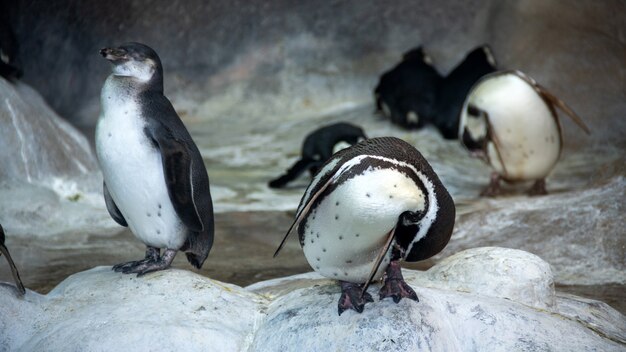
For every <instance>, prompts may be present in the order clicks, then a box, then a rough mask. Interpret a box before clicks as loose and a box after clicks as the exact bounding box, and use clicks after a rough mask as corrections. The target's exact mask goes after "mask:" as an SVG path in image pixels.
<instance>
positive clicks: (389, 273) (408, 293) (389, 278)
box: [378, 261, 419, 303]
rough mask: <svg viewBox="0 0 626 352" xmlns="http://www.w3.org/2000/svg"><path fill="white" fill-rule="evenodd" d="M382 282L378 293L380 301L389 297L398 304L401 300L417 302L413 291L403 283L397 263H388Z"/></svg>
mask: <svg viewBox="0 0 626 352" xmlns="http://www.w3.org/2000/svg"><path fill="white" fill-rule="evenodd" d="M383 281H384V283H383V286H382V287H381V288H380V291H379V292H378V295H379V299H380V300H383V299H385V298H387V297H391V298H392V299H393V301H394V302H395V303H399V302H400V300H401V299H402V298H408V299H412V300H414V301H416V302H419V299H418V298H417V294H416V293H415V291H414V290H413V289H412V288H411V286H409V284H407V283H406V281H404V277H403V276H402V271H401V268H400V263H399V262H397V261H392V262H391V263H389V266H388V267H387V270H386V271H385V277H384V279H383Z"/></svg>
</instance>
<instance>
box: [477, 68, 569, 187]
mask: <svg viewBox="0 0 626 352" xmlns="http://www.w3.org/2000/svg"><path fill="white" fill-rule="evenodd" d="M470 103H472V104H474V105H475V106H476V107H478V108H480V109H482V110H484V111H486V112H487V114H488V115H489V121H490V123H491V127H492V128H493V130H492V133H493V134H494V135H495V137H496V138H497V140H496V141H495V143H490V145H488V150H487V153H488V156H489V160H490V163H491V166H492V167H493V168H494V169H495V171H497V172H498V173H500V174H501V175H502V176H503V177H505V178H506V179H508V180H512V181H516V180H536V179H541V178H545V177H546V176H548V174H549V173H550V171H551V170H552V168H553V167H554V165H555V164H556V162H557V160H558V159H559V155H560V152H561V133H560V130H559V126H558V122H557V121H556V118H555V117H554V116H553V115H552V112H551V111H550V109H549V107H548V105H547V104H546V103H545V101H544V100H543V99H542V98H541V96H539V94H538V93H537V92H536V91H535V90H534V88H533V87H532V86H531V85H530V84H529V83H528V82H526V81H524V80H523V79H522V78H520V77H518V76H516V75H503V76H498V77H494V78H492V79H489V80H487V81H484V82H483V83H481V84H480V85H479V86H478V87H476V89H475V90H474V91H473V92H472V94H471V97H470Z"/></svg>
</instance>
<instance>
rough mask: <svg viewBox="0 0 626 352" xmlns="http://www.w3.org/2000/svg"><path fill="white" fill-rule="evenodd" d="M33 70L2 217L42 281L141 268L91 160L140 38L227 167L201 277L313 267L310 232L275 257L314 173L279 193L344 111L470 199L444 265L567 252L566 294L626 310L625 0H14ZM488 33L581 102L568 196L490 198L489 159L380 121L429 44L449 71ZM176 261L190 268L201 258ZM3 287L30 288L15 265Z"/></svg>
mask: <svg viewBox="0 0 626 352" xmlns="http://www.w3.org/2000/svg"><path fill="white" fill-rule="evenodd" d="M0 6H2V8H0V12H1V13H2V15H0V16H1V17H0V19H1V20H2V23H3V25H6V24H8V25H9V26H10V28H12V30H13V31H14V33H15V39H16V43H17V54H16V59H17V63H18V64H19V66H20V67H21V68H22V70H23V76H22V77H21V78H20V80H19V81H18V82H14V83H8V81H3V82H1V83H2V84H1V85H0V92H2V94H1V95H0V98H2V99H3V100H4V101H3V102H0V106H2V107H1V109H0V149H1V150H0V162H1V163H2V167H1V169H0V223H2V225H3V226H4V227H5V230H6V232H7V246H8V247H9V249H10V250H11V252H12V253H13V255H14V257H15V259H16V261H17V264H18V267H19V268H20V269H21V272H22V276H23V279H24V281H25V284H26V286H27V287H28V288H30V289H33V290H36V291H38V292H42V293H45V292H47V291H49V290H50V289H51V288H52V287H54V286H55V285H56V284H57V283H58V282H60V281H61V280H63V279H64V278H65V277H67V276H68V275H70V274H72V273H75V272H78V271H81V270H85V269H87V268H91V267H94V266H98V265H112V264H117V263H119V262H122V261H127V260H131V259H133V258H135V259H136V257H138V256H140V255H141V254H142V253H143V250H144V248H143V245H142V244H141V243H140V242H139V241H138V240H136V239H135V238H134V237H133V236H132V234H131V233H130V232H129V231H128V230H125V229H123V228H120V227H118V226H117V225H116V224H115V223H114V222H113V221H112V220H111V219H110V218H109V216H108V214H107V212H106V209H105V207H104V202H103V200H102V195H101V189H100V188H101V184H102V183H101V182H102V176H101V175H100V173H99V170H98V167H97V162H96V160H95V157H94V154H93V152H92V144H93V133H94V127H95V123H96V121H97V118H98V114H99V109H100V105H99V92H100V89H101V87H102V84H103V82H104V80H105V78H106V77H107V76H108V74H109V73H110V70H111V67H110V65H109V63H108V62H107V61H106V60H103V59H102V58H101V56H100V55H99V54H98V51H99V49H100V48H102V47H106V46H114V45H118V44H121V43H123V42H126V41H138V42H142V43H145V44H147V45H149V46H150V47H152V48H153V49H155V50H156V51H157V53H158V54H159V56H160V58H161V61H162V62H163V66H164V72H165V94H166V96H167V97H168V98H169V99H170V100H171V101H172V103H173V105H174V107H175V108H176V110H177V112H178V113H179V115H180V116H181V118H182V119H183V121H184V123H185V124H186V125H187V127H188V128H189V130H190V132H191V134H192V136H193V137H194V139H195V141H196V143H197V144H198V146H199V148H200V150H201V152H202V155H203V157H204V159H205V164H206V166H207V170H208V172H209V177H210V178H211V192H212V194H213V200H214V203H215V209H216V212H217V214H216V242H215V244H214V246H213V250H212V253H211V255H210V256H209V259H208V260H207V262H206V263H205V265H204V268H203V269H202V270H201V272H202V274H204V275H208V276H210V277H212V278H214V279H218V280H222V281H227V282H231V283H235V284H238V285H248V284H251V283H253V282H256V281H260V280H263V279H269V278H273V277H278V276H283V275H288V274H294V273H299V272H306V271H310V270H311V269H310V267H309V266H308V264H307V263H306V260H305V259H304V256H303V255H302V252H301V250H300V248H299V244H298V241H297V240H294V239H292V240H291V241H290V242H289V244H288V246H287V247H286V249H285V251H284V252H283V253H282V254H281V255H280V256H279V257H278V258H277V259H272V253H273V251H274V249H275V248H276V246H277V245H278V243H279V241H280V239H281V238H282V235H283V234H284V232H285V231H286V230H287V228H288V226H289V225H290V223H291V221H292V220H293V213H294V211H295V208H296V207H297V204H298V202H299V200H300V197H301V196H302V194H303V192H304V187H306V185H307V184H308V182H309V180H310V179H309V178H308V176H306V175H305V176H302V177H301V178H300V179H298V180H297V181H296V182H295V183H294V184H292V185H291V186H290V187H289V188H287V189H284V190H272V189H270V188H268V187H267V181H269V180H270V179H272V178H274V177H276V176H278V175H279V174H281V173H282V172H284V170H285V169H286V168H287V167H289V166H290V165H291V164H292V163H293V162H294V160H296V159H297V158H298V156H299V153H300V147H301V143H302V140H303V138H304V137H305V136H306V134H308V133H309V132H311V131H312V130H314V129H316V128H318V127H320V126H322V125H325V124H328V123H331V122H335V121H347V122H351V123H354V124H357V125H360V126H362V127H363V128H364V129H365V132H366V133H367V135H368V136H370V137H375V136H384V135H394V136H397V137H400V138H403V139H405V140H407V141H409V142H411V143H412V144H414V145H415V146H416V147H417V148H418V149H419V150H420V151H421V152H422V153H423V154H424V156H425V157H426V158H427V159H428V160H429V162H430V163H431V164H432V165H433V167H434V169H435V171H436V172H437V173H438V174H439V175H440V177H441V178H442V180H443V181H444V184H445V185H446V187H447V188H448V189H449V191H450V192H451V194H452V195H453V197H454V199H455V202H456V203H457V207H458V216H457V222H456V227H455V232H454V234H453V237H452V239H451V241H450V244H449V245H448V247H447V248H446V249H445V250H444V251H443V252H442V253H441V254H440V255H439V256H437V257H435V258H434V259H431V260H428V261H425V262H423V263H418V264H409V265H408V266H409V267H412V268H421V269H425V268H428V267H429V266H431V265H432V264H433V263H434V262H436V261H437V260H438V259H439V258H442V257H445V256H448V255H450V254H452V253H454V252H457V251H459V250H462V249H464V248H471V247H478V246H502V247H510V248H519V249H523V250H527V251H530V252H532V253H535V254H537V255H539V256H540V257H542V258H543V259H544V260H546V261H548V262H549V263H550V264H551V265H552V267H553V271H554V272H555V275H556V284H557V288H558V289H559V290H562V291H565V292H572V293H576V294H580V295H583V296H587V297H592V298H596V299H601V300H604V301H606V302H608V303H610V304H611V305H613V306H614V307H616V308H618V309H619V310H621V311H622V312H624V311H626V307H625V305H624V303H623V302H624V301H626V300H625V299H624V298H625V297H626V294H624V292H626V290H625V288H626V273H625V269H626V258H625V252H626V251H625V249H626V220H624V216H623V214H624V213H625V210H626V206H625V200H624V199H626V198H625V196H626V181H625V179H624V175H625V174H626V168H625V166H624V165H625V161H626V157H625V152H624V151H625V148H626V138H625V137H624V134H625V133H626V22H625V18H626V17H625V16H623V15H622V16H620V15H619V14H626V4H625V3H624V2H623V1H619V0H615V1H601V2H600V1H577V2H571V1H559V0H549V1H497V0H493V1H490V0H468V1H460V0H458V1H457V0H442V1H438V2H431V1H356V0H355V1H348V0H347V1H324V2H319V1H315V2H314V1H286V0H277V1H257V0H254V1H200V0H188V1H182V0H171V1H149V0H134V1H106V2H103V1H96V0H90V1H79V0H66V1H44V0H41V1H27V0H18V1H3V2H2V5H0ZM483 44H488V45H489V46H490V47H491V49H492V51H493V54H494V56H495V58H496V60H497V62H498V66H499V67H500V68H503V69H509V68H510V69H519V70H521V71H523V72H525V73H527V74H528V75H530V76H531V77H533V78H535V79H536V80H537V81H538V82H539V83H541V84H542V85H543V86H545V87H547V88H549V89H550V90H551V91H552V92H553V93H554V94H555V95H557V96H558V97H560V98H561V99H563V100H564V101H565V102H566V103H568V104H569V105H570V106H571V107H572V108H573V109H574V110H575V111H576V112H577V113H578V114H579V115H580V116H581V117H582V118H583V119H584V120H585V122H586V123H587V124H588V125H589V127H590V128H591V130H592V134H591V135H590V136H587V135H585V134H584V133H583V132H582V131H580V130H579V129H578V128H577V127H576V126H575V125H574V124H573V123H571V121H570V120H569V119H568V118H567V117H564V118H562V119H561V121H562V125H563V130H564V133H563V134H564V141H565V149H564V152H563V154H562V158H561V161H560V163H559V164H557V167H556V169H555V170H554V172H553V173H552V175H551V177H550V178H548V182H547V187H548V191H550V192H551V195H549V196H545V197H538V198H528V197H526V196H525V195H523V194H519V193H516V192H514V191H511V192H510V193H509V194H507V195H505V196H504V197H501V198H497V199H482V198H479V197H478V193H479V192H480V190H481V189H482V188H483V187H484V186H485V185H486V184H487V183H488V180H489V172H490V171H489V168H488V167H487V166H486V165H484V164H483V163H481V162H480V161H478V160H474V159H471V158H469V156H468V155H467V152H466V151H465V150H464V149H463V148H462V147H461V146H460V144H459V143H458V141H447V140H444V139H442V138H441V136H440V135H439V133H438V132H437V131H435V130H434V129H432V128H426V129H423V130H419V131H416V130H405V129H401V128H399V127H397V126H394V125H392V124H391V123H390V122H389V121H388V120H386V119H384V118H382V117H381V116H378V115H377V114H375V112H374V111H375V106H374V99H373V89H374V87H375V86H376V84H377V82H378V79H379V77H380V75H381V74H382V73H383V72H384V71H386V70H388V69H390V68H391V67H393V66H394V65H395V64H396V63H397V62H399V60H400V59H401V57H402V53H404V52H406V51H408V50H410V49H412V48H415V47H417V46H422V47H423V48H424V51H425V52H426V53H427V54H428V55H429V56H430V57H431V58H432V61H433V65H434V66H435V67H436V69H437V70H438V71H439V72H440V73H441V74H442V75H445V74H446V73H448V72H449V71H450V70H451V69H452V68H453V67H454V66H455V65H456V64H458V63H459V62H460V61H461V60H462V59H463V57H464V56H465V55H466V54H467V53H468V52H469V51H470V50H471V49H473V48H475V47H477V46H480V45H483ZM175 263H176V266H178V267H181V268H185V269H187V270H191V269H190V266H189V265H188V264H187V263H186V262H185V260H184V257H183V256H179V257H178V258H177V260H176V262H175ZM0 280H3V281H11V279H10V273H9V271H8V266H6V265H4V264H0Z"/></svg>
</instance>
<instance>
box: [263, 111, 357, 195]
mask: <svg viewBox="0 0 626 352" xmlns="http://www.w3.org/2000/svg"><path fill="white" fill-rule="evenodd" d="M366 138H367V137H366V136H365V132H363V129H362V128H361V127H359V126H356V125H353V124H350V123H347V122H337V123H333V124H331V125H328V126H323V127H320V128H318V129H316V130H315V131H313V132H311V133H310V134H308V135H307V136H306V138H305V139H304V142H303V144H302V157H301V158H300V159H299V160H298V161H297V162H296V163H295V164H294V165H293V166H292V167H291V168H289V170H287V172H286V173H285V174H284V175H281V176H280V177H278V178H276V179H274V180H272V181H270V182H269V186H270V187H272V188H280V187H284V186H286V185H287V183H289V182H291V181H293V180H295V179H296V177H298V176H300V175H301V174H302V173H303V172H305V171H306V170H309V171H310V172H311V175H314V174H315V173H316V172H317V170H318V169H319V167H320V166H322V164H323V163H325V162H326V160H328V159H330V157H331V156H332V155H333V154H334V153H336V152H337V151H339V150H341V149H344V148H345V147H349V146H351V145H354V144H356V143H357V142H359V141H360V140H363V139H366Z"/></svg>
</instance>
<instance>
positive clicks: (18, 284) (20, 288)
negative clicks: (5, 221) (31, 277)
mask: <svg viewBox="0 0 626 352" xmlns="http://www.w3.org/2000/svg"><path fill="white" fill-rule="evenodd" d="M4 240H5V235H4V229H3V228H2V225H0V255H4V256H5V257H6V258H7V262H9V266H10V267H11V275H13V280H14V281H15V288H16V289H17V292H18V293H19V295H20V296H23V295H24V294H25V293H26V289H25V288H24V284H23V283H22V279H20V273H19V272H18V271H17V266H15V262H14V261H13V258H11V254H10V253H9V249H8V248H7V247H6V246H5V245H4Z"/></svg>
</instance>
